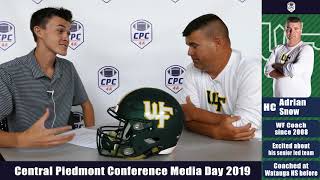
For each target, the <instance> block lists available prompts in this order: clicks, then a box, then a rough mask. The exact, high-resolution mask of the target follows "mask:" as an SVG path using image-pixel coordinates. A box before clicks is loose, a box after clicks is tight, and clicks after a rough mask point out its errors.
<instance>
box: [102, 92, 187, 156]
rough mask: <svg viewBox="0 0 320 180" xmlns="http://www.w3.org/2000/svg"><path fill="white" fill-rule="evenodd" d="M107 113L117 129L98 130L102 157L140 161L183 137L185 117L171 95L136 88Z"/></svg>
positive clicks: (169, 146) (173, 144) (113, 127)
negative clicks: (115, 122) (117, 123)
mask: <svg viewBox="0 0 320 180" xmlns="http://www.w3.org/2000/svg"><path fill="white" fill-rule="evenodd" d="M108 113H109V115H110V116H112V117H113V118H115V119H117V120H118V121H119V125H118V126H102V127H100V128H99V129H98V130H97V146H98V151H99V154H101V155H105V156H112V157H123V158H133V159H134V158H135V159H141V158H146V157H148V156H151V155H154V154H159V153H161V151H163V150H166V149H170V148H172V147H174V146H175V145H176V144H177V142H178V140H179V138H180V135H181V132H182V126H183V119H184V115H183V112H182V109H181V106H180V104H179V103H178V102H177V101H176V100H175V99H174V98H173V97H172V96H171V95H170V94H168V93H166V92H164V91H162V90H159V89H154V88H141V89H137V90H135V91H133V92H131V93H129V94H128V95H126V96H125V97H124V98H123V99H122V100H121V101H120V103H119V104H118V106H117V107H111V108H109V109H108Z"/></svg>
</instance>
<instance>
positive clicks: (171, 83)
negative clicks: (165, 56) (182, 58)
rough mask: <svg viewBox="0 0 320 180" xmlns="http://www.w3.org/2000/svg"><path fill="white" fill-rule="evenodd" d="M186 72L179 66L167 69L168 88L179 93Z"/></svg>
mask: <svg viewBox="0 0 320 180" xmlns="http://www.w3.org/2000/svg"><path fill="white" fill-rule="evenodd" d="M185 71H186V70H185V69H184V68H183V67H181V66H179V65H172V66H170V67H168V68H167V69H166V72H165V76H166V87H167V88H169V89H170V90H171V91H172V92H174V93H178V92H179V91H180V90H181V89H182V82H183V73H184V72H185Z"/></svg>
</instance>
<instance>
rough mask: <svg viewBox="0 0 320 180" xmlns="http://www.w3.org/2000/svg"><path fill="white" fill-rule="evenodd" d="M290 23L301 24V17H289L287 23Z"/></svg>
mask: <svg viewBox="0 0 320 180" xmlns="http://www.w3.org/2000/svg"><path fill="white" fill-rule="evenodd" d="M288 22H294V23H295V22H301V19H300V18H299V17H293V16H291V17H288V19H287V23H288Z"/></svg>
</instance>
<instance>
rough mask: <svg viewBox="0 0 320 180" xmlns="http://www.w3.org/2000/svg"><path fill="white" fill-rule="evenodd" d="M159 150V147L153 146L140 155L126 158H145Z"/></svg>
mask: <svg viewBox="0 0 320 180" xmlns="http://www.w3.org/2000/svg"><path fill="white" fill-rule="evenodd" d="M159 152H160V149H159V148H158V147H153V148H152V149H150V150H149V151H147V152H146V153H144V154H141V155H140V156H136V157H127V158H126V159H129V160H139V159H145V158H148V157H150V156H152V155H155V154H158V153H159Z"/></svg>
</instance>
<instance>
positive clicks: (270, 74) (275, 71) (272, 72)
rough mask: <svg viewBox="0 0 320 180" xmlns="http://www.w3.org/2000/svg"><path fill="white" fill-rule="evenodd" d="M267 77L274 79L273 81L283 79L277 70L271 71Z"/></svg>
mask: <svg viewBox="0 0 320 180" xmlns="http://www.w3.org/2000/svg"><path fill="white" fill-rule="evenodd" d="M269 76H270V77H272V78H275V79H279V78H282V77H284V75H283V74H282V73H281V72H279V71H278V70H273V71H271V72H270V73H269Z"/></svg>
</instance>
